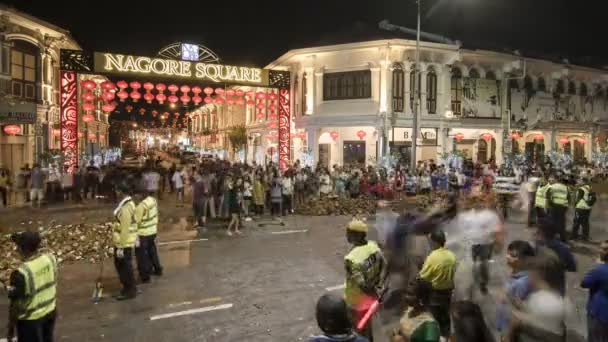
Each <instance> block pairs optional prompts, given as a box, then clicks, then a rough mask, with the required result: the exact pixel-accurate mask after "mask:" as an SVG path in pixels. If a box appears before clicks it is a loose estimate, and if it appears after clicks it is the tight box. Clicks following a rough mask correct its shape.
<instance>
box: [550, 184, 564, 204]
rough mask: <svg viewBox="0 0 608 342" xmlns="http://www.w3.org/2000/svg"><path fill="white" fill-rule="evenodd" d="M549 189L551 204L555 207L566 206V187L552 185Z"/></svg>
mask: <svg viewBox="0 0 608 342" xmlns="http://www.w3.org/2000/svg"><path fill="white" fill-rule="evenodd" d="M549 188H550V189H551V202H552V203H553V204H555V205H561V206H563V207H567V206H568V187H567V186H565V185H564V184H562V183H554V184H551V186H550V187H549Z"/></svg>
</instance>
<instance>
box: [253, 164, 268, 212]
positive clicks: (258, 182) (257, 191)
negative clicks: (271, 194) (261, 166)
mask: <svg viewBox="0 0 608 342" xmlns="http://www.w3.org/2000/svg"><path fill="white" fill-rule="evenodd" d="M252 194H253V205H254V207H255V212H256V214H257V215H259V216H262V215H263V214H264V196H265V195H266V192H265V190H264V184H263V180H262V175H261V174H258V175H257V176H256V179H255V182H254V183H253V193H252Z"/></svg>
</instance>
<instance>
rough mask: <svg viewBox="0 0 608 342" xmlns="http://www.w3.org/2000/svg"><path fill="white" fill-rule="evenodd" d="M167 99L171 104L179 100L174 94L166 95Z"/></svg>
mask: <svg viewBox="0 0 608 342" xmlns="http://www.w3.org/2000/svg"><path fill="white" fill-rule="evenodd" d="M167 100H168V101H169V102H170V103H171V104H175V103H177V101H179V99H178V98H177V96H176V95H169V96H168V97H167Z"/></svg>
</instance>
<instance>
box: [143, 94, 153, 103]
mask: <svg viewBox="0 0 608 342" xmlns="http://www.w3.org/2000/svg"><path fill="white" fill-rule="evenodd" d="M144 100H146V102H148V103H152V101H153V100H154V94H152V93H145V94H144Z"/></svg>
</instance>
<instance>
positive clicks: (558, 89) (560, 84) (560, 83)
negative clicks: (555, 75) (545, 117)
mask: <svg viewBox="0 0 608 342" xmlns="http://www.w3.org/2000/svg"><path fill="white" fill-rule="evenodd" d="M564 90H565V89H564V80H557V81H555V90H554V91H553V93H555V94H563V93H564Z"/></svg>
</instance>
